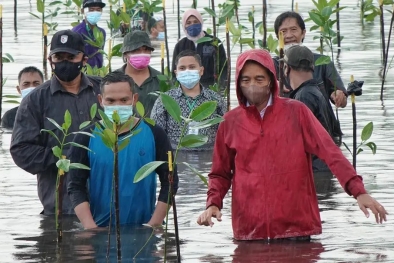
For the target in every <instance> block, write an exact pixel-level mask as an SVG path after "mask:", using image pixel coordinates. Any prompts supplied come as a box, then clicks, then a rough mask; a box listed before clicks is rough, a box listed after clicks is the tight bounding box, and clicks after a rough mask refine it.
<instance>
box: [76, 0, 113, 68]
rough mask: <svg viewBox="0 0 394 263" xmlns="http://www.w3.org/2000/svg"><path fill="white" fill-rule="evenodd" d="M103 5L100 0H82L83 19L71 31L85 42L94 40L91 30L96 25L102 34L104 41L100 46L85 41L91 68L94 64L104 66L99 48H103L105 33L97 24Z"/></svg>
mask: <svg viewBox="0 0 394 263" xmlns="http://www.w3.org/2000/svg"><path fill="white" fill-rule="evenodd" d="M104 7H105V4H104V3H103V2H102V1H101V0H84V1H83V9H82V14H84V16H85V19H84V20H83V21H82V23H80V24H79V25H77V26H76V27H74V28H73V29H72V31H74V32H77V33H78V34H80V35H82V36H83V38H84V40H85V42H86V40H92V41H95V40H96V39H95V37H94V34H93V30H94V29H95V28H96V27H97V29H99V30H100V31H101V33H102V34H103V37H104V38H103V39H104V41H103V45H102V46H101V47H100V48H98V47H95V46H92V45H90V44H89V43H87V42H86V43H85V54H86V55H87V56H88V58H89V59H88V64H89V65H90V66H91V67H92V68H93V67H95V66H97V67H98V68H101V67H102V66H104V59H103V54H101V53H100V52H99V50H100V49H104V44H105V39H106V33H105V30H104V29H103V28H101V27H99V26H97V23H98V21H100V19H101V14H102V12H103V8H104Z"/></svg>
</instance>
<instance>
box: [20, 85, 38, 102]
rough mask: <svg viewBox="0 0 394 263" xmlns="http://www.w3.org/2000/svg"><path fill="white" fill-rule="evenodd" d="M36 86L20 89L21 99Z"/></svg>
mask: <svg viewBox="0 0 394 263" xmlns="http://www.w3.org/2000/svg"><path fill="white" fill-rule="evenodd" d="M35 88H36V87H28V88H26V89H23V90H21V96H22V99H23V98H24V97H26V96H27V94H29V93H30V92H31V91H32V90H34V89H35Z"/></svg>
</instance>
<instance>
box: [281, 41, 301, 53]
mask: <svg viewBox="0 0 394 263" xmlns="http://www.w3.org/2000/svg"><path fill="white" fill-rule="evenodd" d="M301 45H302V43H290V44H287V45H285V46H284V47H283V51H285V52H286V50H288V49H289V48H290V47H292V46H301Z"/></svg>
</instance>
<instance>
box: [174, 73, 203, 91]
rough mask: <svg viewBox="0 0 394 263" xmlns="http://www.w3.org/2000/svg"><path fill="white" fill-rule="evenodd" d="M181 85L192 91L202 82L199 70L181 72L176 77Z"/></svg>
mask: <svg viewBox="0 0 394 263" xmlns="http://www.w3.org/2000/svg"><path fill="white" fill-rule="evenodd" d="M176 78H177V80H178V81H179V83H181V85H182V86H183V87H185V88H187V89H192V88H194V87H195V86H196V84H197V83H198V82H200V78H201V77H200V73H199V72H198V70H184V71H179V72H178V73H177V76H176Z"/></svg>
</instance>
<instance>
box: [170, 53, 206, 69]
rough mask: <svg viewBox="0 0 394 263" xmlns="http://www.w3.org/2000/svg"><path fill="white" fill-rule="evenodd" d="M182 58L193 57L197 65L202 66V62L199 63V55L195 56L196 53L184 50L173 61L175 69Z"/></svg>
mask: <svg viewBox="0 0 394 263" xmlns="http://www.w3.org/2000/svg"><path fill="white" fill-rule="evenodd" d="M183 57H194V58H195V59H196V60H197V63H198V65H199V66H202V62H201V57H200V55H199V54H197V52H196V51H194V50H190V49H186V50H184V51H182V52H181V53H179V54H178V56H177V57H176V59H175V67H177V66H178V62H179V60H180V59H181V58H183Z"/></svg>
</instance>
